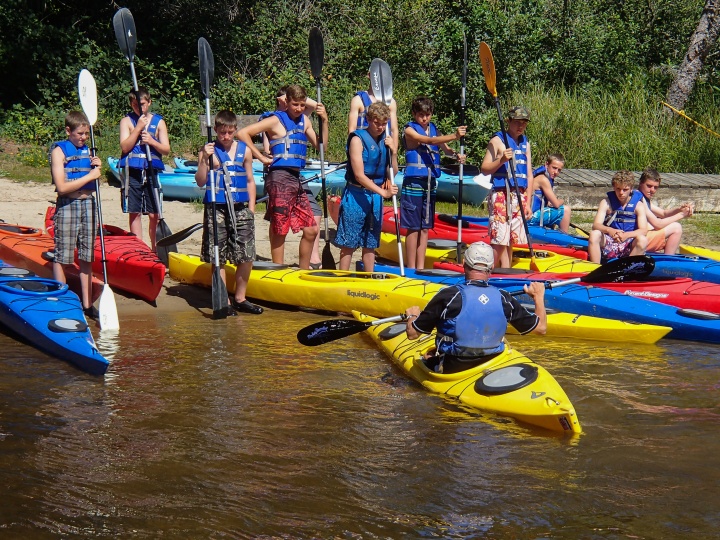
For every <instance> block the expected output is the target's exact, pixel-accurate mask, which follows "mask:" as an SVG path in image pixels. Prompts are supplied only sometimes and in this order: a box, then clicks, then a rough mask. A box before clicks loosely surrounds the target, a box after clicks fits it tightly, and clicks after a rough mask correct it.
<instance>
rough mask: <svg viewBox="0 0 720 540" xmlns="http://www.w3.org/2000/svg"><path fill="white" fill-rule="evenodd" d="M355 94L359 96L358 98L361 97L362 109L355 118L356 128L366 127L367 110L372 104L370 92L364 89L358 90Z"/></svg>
mask: <svg viewBox="0 0 720 540" xmlns="http://www.w3.org/2000/svg"><path fill="white" fill-rule="evenodd" d="M355 95H356V96H360V99H362V103H363V107H364V108H363V110H362V111H360V112H359V113H358V118H357V129H367V128H368V121H367V110H368V107H369V106H370V105H372V100H371V99H370V94H368V93H367V92H366V91H365V90H360V91H359V92H356V93H355Z"/></svg>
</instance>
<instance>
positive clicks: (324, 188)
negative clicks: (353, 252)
mask: <svg viewBox="0 0 720 540" xmlns="http://www.w3.org/2000/svg"><path fill="white" fill-rule="evenodd" d="M315 89H316V93H317V102H318V103H322V101H321V95H320V77H316V78H315ZM318 131H319V133H318V148H319V149H320V178H321V182H322V188H321V189H322V205H323V220H324V222H325V223H324V227H325V243H326V244H327V243H328V242H329V241H330V235H329V233H328V208H327V184H326V181H325V145H324V143H323V120H322V118H321V117H320V116H318Z"/></svg>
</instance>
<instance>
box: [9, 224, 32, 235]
mask: <svg viewBox="0 0 720 540" xmlns="http://www.w3.org/2000/svg"><path fill="white" fill-rule="evenodd" d="M0 230H2V231H7V232H11V233H15V234H37V233H38V230H37V229H30V228H28V227H18V226H16V225H6V224H4V223H1V224H0Z"/></svg>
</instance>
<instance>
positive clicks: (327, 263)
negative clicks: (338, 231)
mask: <svg viewBox="0 0 720 540" xmlns="http://www.w3.org/2000/svg"><path fill="white" fill-rule="evenodd" d="M321 260H322V267H323V270H337V267H336V266H335V257H333V254H332V251H330V240H329V239H327V238H326V239H325V247H324V248H323V250H322V257H321Z"/></svg>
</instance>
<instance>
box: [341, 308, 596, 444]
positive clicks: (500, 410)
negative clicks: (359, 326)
mask: <svg viewBox="0 0 720 540" xmlns="http://www.w3.org/2000/svg"><path fill="white" fill-rule="evenodd" d="M353 316H354V317H355V318H356V319H358V320H359V321H362V322H370V321H372V320H373V318H372V317H369V316H367V315H364V314H362V313H359V312H357V311H353ZM400 324H401V326H400V327H396V328H393V327H394V326H395V325H394V324H393V323H385V324H380V325H377V326H371V327H370V328H368V329H367V330H366V332H367V333H368V334H369V335H370V336H371V337H372V339H373V340H374V341H375V343H377V345H378V346H379V347H380V349H381V350H382V351H383V352H384V353H385V354H386V355H387V356H388V357H390V358H391V359H392V361H393V362H394V363H395V364H396V365H397V366H398V367H399V368H400V369H401V370H402V371H403V372H405V374H406V375H408V376H409V377H411V378H412V379H414V380H415V381H417V382H418V383H420V384H421V385H422V386H424V387H425V388H427V389H428V390H429V391H431V392H434V393H436V394H443V395H446V396H451V397H454V398H457V399H459V400H460V401H461V402H462V403H464V404H465V405H467V406H469V407H472V408H474V409H477V410H480V411H487V412H491V413H495V414H498V415H501V416H509V417H511V418H515V419H516V420H519V421H521V422H524V423H527V424H531V425H533V426H539V427H541V428H545V429H548V430H551V431H555V432H561V433H569V434H577V433H581V432H582V429H581V427H580V421H579V420H578V417H577V414H576V412H575V408H574V407H573V405H572V403H571V402H570V398H568V396H567V394H566V393H565V391H564V390H563V389H562V387H561V386H560V384H559V383H558V382H557V381H556V380H555V378H554V377H553V376H552V375H550V373H548V371H547V370H545V369H544V368H543V367H542V366H539V365H538V364H536V363H535V362H533V361H532V360H530V359H529V358H528V357H527V356H525V355H524V354H522V353H521V352H519V351H517V350H515V349H513V348H512V347H511V346H510V345H509V344H507V346H506V348H505V350H504V351H503V352H502V353H500V354H499V355H497V356H495V357H494V358H492V359H490V360H488V361H487V362H485V363H484V364H481V365H479V366H476V367H474V368H471V369H468V370H465V371H461V372H460V373H452V374H448V375H445V374H442V373H435V372H434V371H431V370H429V369H428V368H427V366H426V365H425V363H424V362H423V357H424V355H425V353H427V352H428V350H430V349H431V348H434V347H435V335H434V334H430V335H427V336H421V337H420V339H417V340H415V341H411V340H409V339H408V338H407V335H406V334H405V332H404V331H403V328H404V326H405V323H400ZM386 337H387V339H385V338H386Z"/></svg>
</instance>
